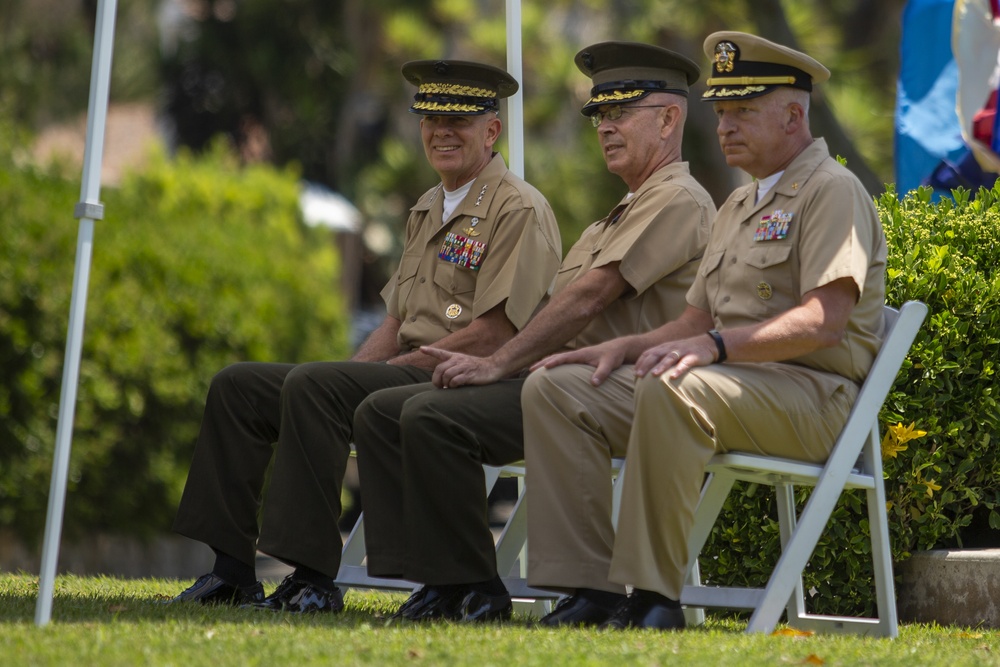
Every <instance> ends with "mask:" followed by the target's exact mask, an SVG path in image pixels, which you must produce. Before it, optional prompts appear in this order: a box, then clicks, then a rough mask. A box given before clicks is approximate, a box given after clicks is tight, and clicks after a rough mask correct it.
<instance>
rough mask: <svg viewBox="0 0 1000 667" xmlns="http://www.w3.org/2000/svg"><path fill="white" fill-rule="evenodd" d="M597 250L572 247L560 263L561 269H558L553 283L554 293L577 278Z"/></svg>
mask: <svg viewBox="0 0 1000 667" xmlns="http://www.w3.org/2000/svg"><path fill="white" fill-rule="evenodd" d="M595 252H596V251H594V250H591V249H589V248H577V247H575V246H574V247H572V248H570V249H569V252H567V253H566V258H565V259H564V260H563V261H562V264H560V265H559V270H558V271H556V277H555V280H554V282H553V283H552V293H553V294H556V293H557V292H559V291H560V290H561V289H563V288H564V287H566V285H568V284H569V283H570V282H571V281H572V280H573V279H574V278H576V277H577V276H578V275H579V274H580V272H581V269H582V268H583V265H584V264H585V263H587V262H591V259H590V256H591V255H592V254H593V253H595Z"/></svg>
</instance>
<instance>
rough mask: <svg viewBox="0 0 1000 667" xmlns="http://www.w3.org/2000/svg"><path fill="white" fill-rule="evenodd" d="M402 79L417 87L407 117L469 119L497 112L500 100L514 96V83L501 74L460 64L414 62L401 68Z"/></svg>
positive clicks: (468, 63)
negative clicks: (409, 114)
mask: <svg viewBox="0 0 1000 667" xmlns="http://www.w3.org/2000/svg"><path fill="white" fill-rule="evenodd" d="M402 72H403V77H404V78H405V79H406V80H407V81H409V82H410V83H412V84H414V85H415V86H416V87H417V94H416V95H414V96H413V104H412V105H411V106H410V108H409V111H410V113H416V114H422V115H425V116H459V115H461V116H472V115H479V114H484V113H487V112H489V111H493V112H497V111H499V110H500V99H501V98H504V97H510V96H511V95H513V94H514V93H516V92H517V88H518V85H517V81H515V80H514V77H512V76H511V75H510V74H508V73H507V72H505V71H504V70H502V69H500V68H498V67H493V66H491V65H483V64H481V63H473V62H468V61H464V60H415V61H412V62H408V63H406V64H405V65H403V69H402Z"/></svg>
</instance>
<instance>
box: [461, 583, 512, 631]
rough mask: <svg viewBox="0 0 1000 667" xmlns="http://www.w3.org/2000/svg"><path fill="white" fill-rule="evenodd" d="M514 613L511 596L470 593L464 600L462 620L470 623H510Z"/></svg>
mask: <svg viewBox="0 0 1000 667" xmlns="http://www.w3.org/2000/svg"><path fill="white" fill-rule="evenodd" d="M513 613H514V605H513V604H512V603H511V600H510V595H508V594H507V593H503V594H502V595H490V594H488V593H479V592H477V591H470V592H469V594H468V595H466V596H465V598H464V599H463V600H462V620H463V621H466V622H469V623H484V622H487V621H509V620H510V617H511V614H513Z"/></svg>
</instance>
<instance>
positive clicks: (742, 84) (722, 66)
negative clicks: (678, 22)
mask: <svg viewBox="0 0 1000 667" xmlns="http://www.w3.org/2000/svg"><path fill="white" fill-rule="evenodd" d="M703 46H704V51H705V55H706V56H708V58H709V59H710V60H711V61H712V66H711V73H710V74H709V77H708V80H707V81H706V84H707V85H708V90H706V91H705V92H704V93H703V94H702V100H703V101H716V100H729V99H748V98H751V97H759V96H761V95H766V94H767V93H769V92H771V91H773V90H775V89H776V88H778V87H779V86H790V87H792V88H798V89H800V90H805V91H812V88H813V85H814V84H817V83H822V82H823V81H826V80H827V79H829V78H830V71H829V70H828V69H827V68H826V67H824V66H823V65H821V64H820V63H819V62H818V61H817V60H815V59H813V58H811V57H809V56H807V55H806V54H804V53H800V52H798V51H795V50H794V49H790V48H788V47H786V46H781V45H780V44H775V43H774V42H770V41H768V40H766V39H764V38H762V37H757V36H756V35H749V34H746V33H742V32H729V31H723V32H716V33H712V34H711V35H709V36H708V37H707V38H706V39H705V43H704V45H703Z"/></svg>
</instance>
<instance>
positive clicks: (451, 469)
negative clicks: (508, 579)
mask: <svg viewBox="0 0 1000 667" xmlns="http://www.w3.org/2000/svg"><path fill="white" fill-rule="evenodd" d="M576 64H577V66H578V67H579V68H580V70H581V71H583V73H584V74H587V75H588V76H590V77H591V78H592V80H593V84H594V85H593V89H592V91H591V99H590V100H589V101H588V102H587V103H586V105H584V107H583V114H584V115H585V116H589V117H590V120H591V122H592V124H593V125H594V127H595V128H597V129H596V133H597V138H598V140H599V141H600V144H601V147H602V148H603V150H604V158H605V161H606V163H607V166H608V169H609V170H610V171H611V172H613V173H615V174H617V175H618V176H620V177H621V179H622V180H623V181H624V182H625V184H626V185H627V186H628V189H629V194H628V195H627V196H626V197H625V198H623V199H622V201H621V203H619V205H618V206H616V207H615V208H614V210H612V211H611V213H610V214H609V215H608V216H607V217H605V218H604V219H602V220H600V221H598V222H596V223H594V224H593V225H591V226H590V227H589V228H588V229H587V230H586V231H584V233H583V235H582V236H581V238H580V240H579V241H577V242H576V243H575V244H574V245H573V247H572V248H571V249H570V251H569V252H568V253H567V255H566V258H565V260H564V261H563V263H562V267H561V268H560V270H559V274H558V276H557V278H556V282H555V285H554V288H553V294H552V298H551V300H550V301H549V302H548V304H547V305H546V306H545V307H544V308H543V309H542V310H541V311H540V312H539V313H538V314H537V315H536V316H535V317H534V318H533V319H532V320H531V322H529V323H528V325H527V326H526V327H525V328H524V330H522V331H521V332H519V333H518V334H517V335H516V336H515V337H514V338H512V339H511V340H510V341H508V342H507V343H506V344H505V345H503V346H502V347H500V348H499V349H498V350H497V351H495V352H494V353H492V354H490V355H477V354H475V353H472V354H471V355H470V354H458V353H456V352H455V351H451V352H449V351H447V350H444V349H442V348H440V346H435V348H434V349H433V350H429V349H426V348H425V351H427V352H428V353H430V354H432V355H433V356H434V357H435V358H437V359H440V360H441V363H439V364H438V367H437V369H436V370H435V373H434V383H433V384H426V385H414V386H410V387H404V388H400V389H391V390H387V391H380V392H375V393H374V394H372V395H371V396H369V397H368V398H367V399H366V400H365V402H364V403H362V405H361V407H360V408H358V411H357V413H356V415H355V445H356V447H357V450H358V470H359V474H360V477H361V486H362V489H377V490H378V491H377V492H376V493H371V494H368V493H363V494H362V505H363V508H364V514H365V544H366V547H367V554H368V572H369V574H371V575H375V576H380V577H402V578H404V579H409V580H412V581H417V582H421V583H423V584H425V586H423V587H422V588H420V589H419V590H418V591H417V592H416V593H414V595H413V596H412V597H411V598H410V599H409V600H408V601H407V602H406V603H405V604H404V605H403V607H402V608H401V609H400V610H399V612H398V613H397V616H398V617H401V618H404V619H408V620H427V619H437V618H445V619H458V618H461V619H463V620H491V619H503V618H507V617H509V616H510V613H511V599H510V596H509V595H508V593H507V590H506V588H505V587H504V585H503V583H502V582H501V580H500V578H499V577H498V576H497V565H496V553H495V550H494V543H493V536H492V534H491V532H490V529H489V524H488V523H487V516H486V515H487V512H486V509H487V508H486V492H485V485H484V480H483V469H482V464H483V463H487V464H490V465H501V464H505V463H511V462H513V461H519V460H521V459H522V458H523V456H524V454H523V444H522V431H521V403H520V398H519V397H520V393H521V385H522V380H521V379H519V378H517V375H518V374H519V372H520V371H522V370H524V369H525V368H526V367H527V366H528V365H529V364H531V363H532V362H533V361H535V360H537V359H540V358H542V357H543V356H544V355H545V354H548V353H550V352H553V351H556V350H559V349H565V348H575V347H580V346H584V345H590V344H593V343H596V342H599V341H602V340H609V339H611V338H614V337H615V336H620V335H625V334H630V333H638V332H642V331H649V330H651V329H653V328H655V327H656V326H658V325H659V324H660V323H661V322H664V321H666V320H669V319H673V318H675V317H677V316H679V315H680V313H681V311H682V310H683V308H684V305H685V304H684V294H685V293H686V292H687V289H688V287H689V286H690V285H691V283H692V282H693V281H694V278H695V272H696V270H697V266H698V260H699V259H700V258H701V256H702V252H703V250H704V244H705V243H706V242H707V240H708V230H709V222H710V220H711V219H712V217H713V216H714V214H715V206H714V205H713V203H712V200H711V198H710V197H709V195H708V193H707V192H706V191H705V190H704V188H702V187H701V185H699V184H698V182H697V181H695V180H694V179H693V178H692V177H691V175H690V173H689V171H688V166H687V163H685V162H682V161H681V160H682V158H681V137H682V135H683V129H684V122H685V118H686V115H687V94H688V86H689V85H690V84H691V83H692V82H693V81H696V80H697V78H698V76H699V70H698V67H697V65H695V64H694V63H693V62H692V61H690V60H689V59H688V58H685V57H683V56H680V55H678V54H676V53H673V52H671V51H668V50H666V49H661V48H659V47H656V46H648V45H645V44H630V43H622V42H610V43H603V44H595V45H593V46H591V47H588V48H586V49H584V50H583V51H581V52H580V53H579V54H578V55H577V57H576ZM473 355H474V356H473ZM434 385H437V387H438V388H435V386H434ZM462 385H480V386H462ZM441 387H443V388H445V390H442V389H440V388H441Z"/></svg>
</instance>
